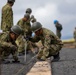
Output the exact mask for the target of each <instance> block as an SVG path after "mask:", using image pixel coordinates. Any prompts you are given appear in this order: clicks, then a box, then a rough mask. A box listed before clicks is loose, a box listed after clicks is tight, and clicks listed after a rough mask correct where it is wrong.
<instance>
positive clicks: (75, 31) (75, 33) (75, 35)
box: [73, 27, 76, 48]
mask: <svg viewBox="0 0 76 75" xmlns="http://www.w3.org/2000/svg"><path fill="white" fill-rule="evenodd" d="M73 35H74V40H75V48H76V27H75V30H74V32H73Z"/></svg>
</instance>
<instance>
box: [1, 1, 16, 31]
mask: <svg viewBox="0 0 76 75" xmlns="http://www.w3.org/2000/svg"><path fill="white" fill-rule="evenodd" d="M14 2H15V0H8V1H7V4H6V5H5V6H3V8H2V20H1V29H2V30H3V31H10V28H11V27H12V25H13V11H12V6H13V5H14Z"/></svg>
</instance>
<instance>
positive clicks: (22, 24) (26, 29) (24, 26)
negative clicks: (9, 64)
mask: <svg viewBox="0 0 76 75" xmlns="http://www.w3.org/2000/svg"><path fill="white" fill-rule="evenodd" d="M29 18H30V16H29V14H28V13H26V14H25V15H24V17H23V18H22V19H20V20H19V21H18V22H17V25H19V26H20V27H21V28H22V30H23V32H24V34H23V36H25V37H26V39H27V40H28V39H29V38H30V37H31V34H32V31H31V25H30V24H29V23H28V20H29ZM21 37H22V35H20V36H19V37H18V39H17V40H18V43H19V47H18V52H19V54H20V55H22V54H24V50H25V49H24V48H25V42H24V40H23V38H21ZM28 48H29V46H28Z"/></svg>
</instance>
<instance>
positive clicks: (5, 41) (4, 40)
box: [0, 31, 16, 47]
mask: <svg viewBox="0 0 76 75" xmlns="http://www.w3.org/2000/svg"><path fill="white" fill-rule="evenodd" d="M12 45H15V46H16V43H15V40H11V38H10V36H9V32H8V31H7V32H3V33H0V47H10V46H12Z"/></svg>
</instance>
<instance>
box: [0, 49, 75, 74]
mask: <svg viewBox="0 0 76 75" xmlns="http://www.w3.org/2000/svg"><path fill="white" fill-rule="evenodd" d="M32 57H33V55H31V54H30V55H27V62H28V61H29V60H30V59H31V58H32ZM60 58H61V59H60V60H59V61H58V62H52V63H51V66H52V75H76V49H75V48H63V49H62V50H61V51H60ZM9 60H12V59H11V58H9ZM19 60H20V61H21V62H20V63H19V64H18V63H10V64H2V65H1V75H15V74H16V73H17V72H18V71H19V70H20V69H21V68H23V67H24V66H25V63H26V62H25V61H24V56H19ZM22 75H24V74H22Z"/></svg>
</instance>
